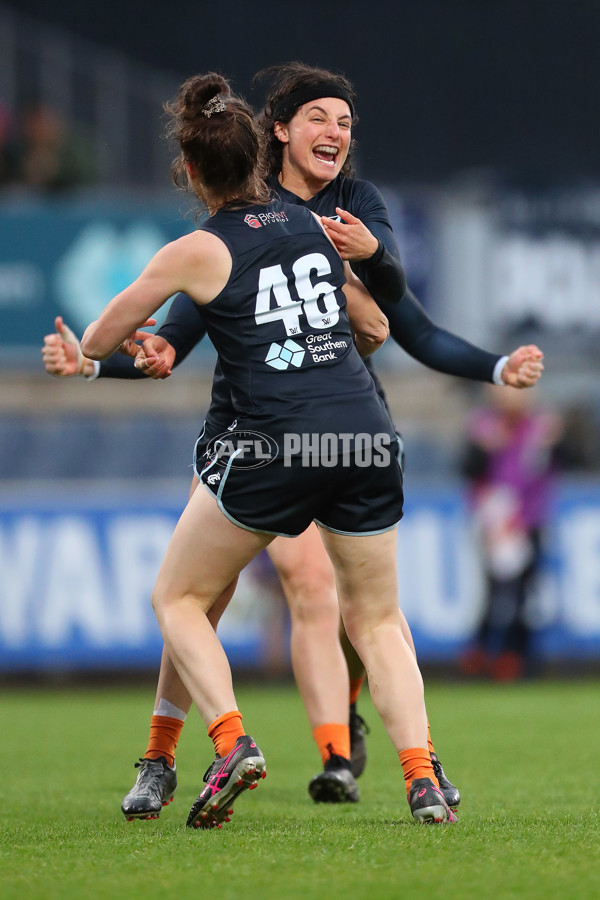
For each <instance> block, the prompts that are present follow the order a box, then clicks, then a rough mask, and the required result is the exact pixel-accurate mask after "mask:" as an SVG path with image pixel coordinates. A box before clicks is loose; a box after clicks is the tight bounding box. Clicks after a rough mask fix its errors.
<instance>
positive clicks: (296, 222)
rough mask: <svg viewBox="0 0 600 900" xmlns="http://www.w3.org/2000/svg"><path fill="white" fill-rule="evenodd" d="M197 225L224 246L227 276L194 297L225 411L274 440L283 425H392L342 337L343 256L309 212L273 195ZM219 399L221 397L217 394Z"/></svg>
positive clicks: (304, 428) (309, 428) (309, 429)
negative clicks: (202, 299)
mask: <svg viewBox="0 0 600 900" xmlns="http://www.w3.org/2000/svg"><path fill="white" fill-rule="evenodd" d="M201 230H204V231H208V232H211V233H213V234H215V235H216V236H217V237H219V238H220V239H221V240H222V241H223V242H224V243H225V245H226V246H227V247H228V249H229V251H230V253H231V256H232V260H233V267H232V271H231V275H230V277H229V280H228V283H227V285H226V286H225V288H224V289H223V291H221V293H220V294H219V295H218V296H217V297H216V298H215V299H214V300H213V301H211V302H210V303H208V304H206V305H203V306H202V312H203V315H204V319H205V322H206V327H207V331H208V334H209V337H210V338H211V340H212V342H213V344H214V346H215V348H216V349H217V352H218V354H219V363H220V369H221V373H222V378H223V381H221V380H220V377H219V376H218V377H217V379H216V380H215V385H214V386H213V394H214V392H215V390H218V389H219V386H223V387H226V388H227V389H228V399H229V403H228V410H227V414H226V415H225V416H224V417H223V416H221V417H220V418H219V420H218V421H217V422H214V421H213V422H212V423H211V426H212V427H210V429H209V430H210V431H211V432H212V434H213V435H214V433H215V427H214V426H216V429H217V430H219V429H220V430H223V429H224V428H226V427H227V426H228V425H230V424H231V420H232V418H235V419H236V420H237V425H236V427H237V428H238V429H241V430H249V429H252V428H253V429H257V430H259V431H263V432H265V433H267V434H269V436H270V437H272V438H274V439H275V440H276V441H277V442H278V443H279V442H280V441H281V440H282V438H283V435H284V434H285V433H295V434H298V433H300V434H301V433H319V432H324V431H325V432H330V433H336V434H341V433H351V434H358V433H363V434H369V435H375V434H387V435H389V437H390V440H394V438H395V434H394V431H393V426H392V423H391V421H390V418H389V415H388V414H387V411H386V409H385V406H384V404H383V403H382V401H381V399H380V398H379V397H378V396H377V393H376V390H375V386H374V383H373V380H372V378H371V376H370V375H369V373H368V372H367V370H366V368H365V366H364V364H363V362H362V360H361V358H360V356H359V355H358V352H357V350H356V348H355V347H354V343H353V339H352V330H351V327H350V323H349V320H348V315H347V311H346V299H345V295H344V293H343V291H342V289H341V288H342V285H343V284H344V281H345V279H344V272H343V263H342V260H341V259H340V256H339V254H338V253H337V251H336V249H335V247H333V245H332V244H331V242H330V241H329V240H328V238H327V237H326V235H325V234H324V232H323V230H322V228H321V226H320V224H319V223H318V222H317V221H316V220H315V217H314V216H313V215H312V213H311V212H310V211H309V210H307V209H306V208H305V207H304V206H301V205H293V206H292V205H290V204H287V203H282V202H281V201H280V200H274V201H273V202H271V203H270V204H268V205H267V206H253V207H245V208H243V209H239V210H235V209H230V208H225V209H222V210H220V211H219V212H218V213H216V215H214V216H212V217H211V218H210V219H209V220H207V221H206V222H204V223H203V224H202V226H201ZM218 405H219V406H221V404H218Z"/></svg>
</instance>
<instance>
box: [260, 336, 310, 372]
mask: <svg viewBox="0 0 600 900" xmlns="http://www.w3.org/2000/svg"><path fill="white" fill-rule="evenodd" d="M305 353H306V350H305V349H304V348H303V347H301V346H300V344H297V343H296V342H295V341H292V340H290V339H289V338H288V340H287V341H286V342H285V344H284V345H283V347H281V346H280V345H279V344H275V343H273V344H271V346H270V347H269V352H268V353H267V355H266V357H265V362H266V364H267V365H268V366H273V368H274V369H279V370H280V371H284V370H285V369H289V367H290V366H295V367H296V368H297V369H299V368H300V366H301V365H302V360H303V359H304V356H305Z"/></svg>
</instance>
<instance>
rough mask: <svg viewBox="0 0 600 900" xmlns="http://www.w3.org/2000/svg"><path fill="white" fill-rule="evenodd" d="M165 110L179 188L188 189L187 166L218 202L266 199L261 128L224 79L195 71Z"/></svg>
mask: <svg viewBox="0 0 600 900" xmlns="http://www.w3.org/2000/svg"><path fill="white" fill-rule="evenodd" d="M165 110H166V112H167V114H168V115H169V116H171V121H170V123H169V125H168V128H167V136H168V137H169V138H171V139H173V140H174V141H176V142H177V144H178V145H179V149H180V152H179V154H178V156H177V158H176V159H175V160H174V161H173V164H172V167H171V175H172V178H173V181H174V183H175V184H176V185H177V186H178V187H182V188H184V189H187V188H188V187H189V182H188V177H187V169H186V164H190V165H191V166H192V167H193V168H194V169H195V170H196V172H197V173H198V178H199V181H200V184H201V185H202V186H203V187H205V188H206V189H207V191H208V192H209V193H210V194H211V195H214V196H215V197H216V198H217V199H222V200H223V203H227V204H228V205H229V204H230V205H233V206H244V205H247V204H254V203H268V201H269V190H268V188H267V185H266V184H265V182H264V180H263V178H262V175H261V172H260V164H261V160H262V143H263V139H262V135H261V131H260V130H259V128H258V127H257V125H256V122H255V120H254V115H253V112H252V109H251V108H250V106H248V104H247V103H246V101H245V100H243V99H242V98H241V97H238V96H236V95H235V94H233V93H232V92H231V87H230V85H229V82H228V81H227V79H225V78H224V77H223V76H222V75H218V74H217V73H215V72H208V73H207V74H205V75H194V76H192V77H191V78H188V79H187V80H186V81H184V82H183V84H182V85H181V87H180V88H179V91H178V94H177V97H176V98H175V100H173V101H171V102H170V103H166V104H165ZM201 199H202V197H201Z"/></svg>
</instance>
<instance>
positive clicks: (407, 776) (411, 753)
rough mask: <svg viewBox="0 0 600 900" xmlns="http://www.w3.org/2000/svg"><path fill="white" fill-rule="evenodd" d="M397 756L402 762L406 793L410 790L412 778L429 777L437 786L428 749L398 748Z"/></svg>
mask: <svg viewBox="0 0 600 900" xmlns="http://www.w3.org/2000/svg"><path fill="white" fill-rule="evenodd" d="M398 756H399V757H400V762H401V763H402V771H403V772H404V781H405V783H406V793H407V794H408V792H409V791H410V786H411V784H412V783H413V779H414V778H431V780H432V781H433V783H434V784H435V786H436V787H439V783H438V780H437V778H436V777H435V772H434V771H433V767H432V765H431V757H430V755H429V750H426V749H425V748H424V747H412V748H410V749H409V750H400V752H399V753H398Z"/></svg>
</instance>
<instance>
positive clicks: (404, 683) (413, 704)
mask: <svg viewBox="0 0 600 900" xmlns="http://www.w3.org/2000/svg"><path fill="white" fill-rule="evenodd" d="M322 535H323V542H324V544H325V546H326V548H327V552H328V553H329V555H330V557H331V560H332V562H333V565H334V568H335V573H336V582H337V590H338V597H339V601H340V608H341V611H342V618H343V620H344V625H345V627H346V631H347V634H348V637H349V639H350V641H351V642H352V645H353V646H354V648H355V650H356V652H357V653H358V655H359V657H360V658H361V659H362V661H363V663H364V666H365V668H366V671H367V677H368V679H369V688H370V691H371V697H372V699H373V703H374V704H375V707H376V709H377V711H378V713H379V715H380V716H381V719H382V721H383V724H384V726H385V728H386V731H387V732H388V734H389V736H390V738H391V740H392V743H393V744H394V747H395V748H396V750H398V751H400V750H403V749H407V748H413V747H422V748H425V749H426V748H427V714H426V711H425V701H424V692H423V679H422V678H421V673H420V671H419V667H418V665H417V661H416V659H415V656H414V653H413V650H412V648H411V646H410V645H409V644H408V643H407V641H406V638H405V637H404V635H403V632H402V617H401V614H400V611H399V609H398V585H397V574H396V529H392V530H391V531H387V532H385V533H384V534H380V535H372V536H364V537H349V536H346V535H338V534H333V533H332V532H328V531H326V530H325V529H322Z"/></svg>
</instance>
